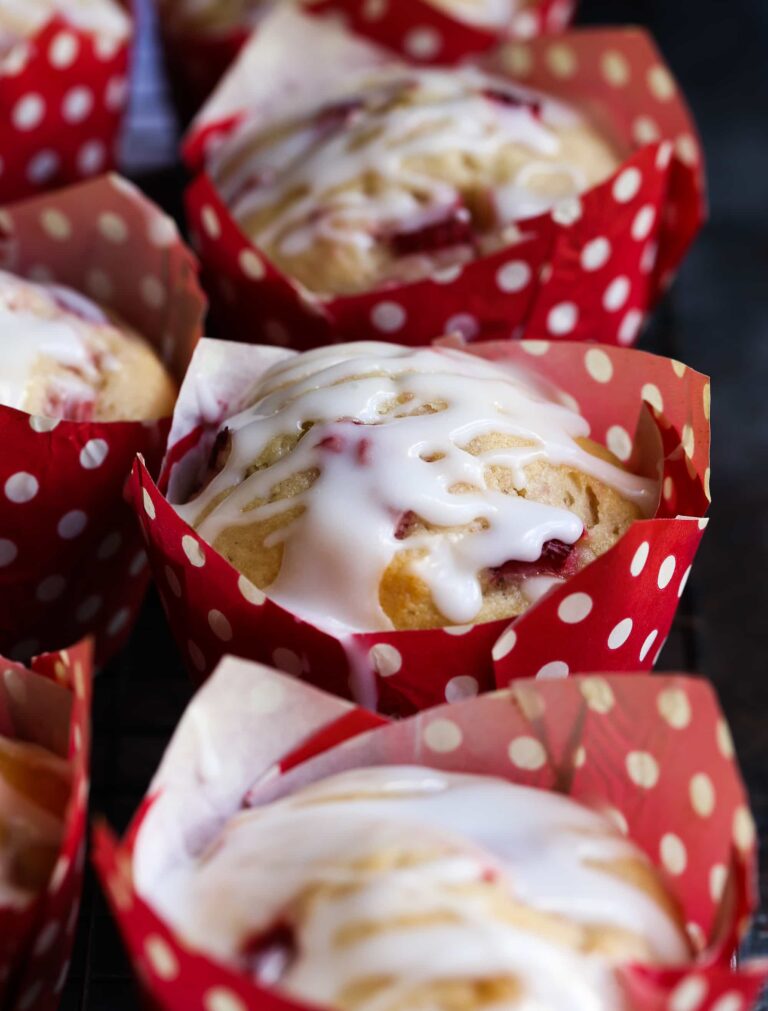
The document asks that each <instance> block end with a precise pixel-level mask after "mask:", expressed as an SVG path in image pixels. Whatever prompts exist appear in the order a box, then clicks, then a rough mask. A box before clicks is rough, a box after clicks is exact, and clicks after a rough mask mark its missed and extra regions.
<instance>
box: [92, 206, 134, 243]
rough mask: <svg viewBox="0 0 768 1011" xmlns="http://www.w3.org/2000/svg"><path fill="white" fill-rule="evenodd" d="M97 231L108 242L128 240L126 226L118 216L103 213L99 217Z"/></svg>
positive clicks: (107, 212) (109, 212)
mask: <svg viewBox="0 0 768 1011" xmlns="http://www.w3.org/2000/svg"><path fill="white" fill-rule="evenodd" d="M99 231H100V232H101V234H102V235H103V236H104V238H105V239H108V240H109V241H110V242H115V243H120V242H125V241H126V239H127V238H128V225H127V224H126V223H125V220H124V219H123V218H121V217H120V215H119V214H113V213H112V212H111V211H104V212H103V213H102V214H100V215H99Z"/></svg>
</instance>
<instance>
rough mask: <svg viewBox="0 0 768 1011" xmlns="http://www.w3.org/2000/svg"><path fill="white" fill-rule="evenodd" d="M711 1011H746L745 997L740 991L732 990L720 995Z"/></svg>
mask: <svg viewBox="0 0 768 1011" xmlns="http://www.w3.org/2000/svg"><path fill="white" fill-rule="evenodd" d="M709 1011H744V998H743V997H742V996H741V994H740V993H737V992H736V991H735V990H731V991H730V992H729V993H725V994H723V996H722V997H718V999H717V1000H716V1001H715V1003H714V1004H713V1005H712V1007H711V1008H710V1009H709Z"/></svg>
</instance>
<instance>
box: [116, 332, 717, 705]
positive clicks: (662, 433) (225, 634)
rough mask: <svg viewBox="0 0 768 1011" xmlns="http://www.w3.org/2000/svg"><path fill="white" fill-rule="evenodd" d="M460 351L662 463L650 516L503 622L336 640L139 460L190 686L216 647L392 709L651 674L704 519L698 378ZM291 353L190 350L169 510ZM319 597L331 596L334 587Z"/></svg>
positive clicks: (495, 351)
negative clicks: (519, 376) (516, 371)
mask: <svg viewBox="0 0 768 1011" xmlns="http://www.w3.org/2000/svg"><path fill="white" fill-rule="evenodd" d="M468 350H470V351H472V352H473V353H479V354H482V355H484V356H486V357H489V358H492V359H496V360H504V361H509V362H512V363H516V364H518V365H521V366H523V367H524V368H526V367H527V368H532V369H534V370H535V372H536V373H537V374H538V375H540V376H542V377H544V378H545V379H547V380H550V381H552V382H553V383H554V384H555V385H556V386H558V387H559V388H560V389H561V390H562V391H564V392H565V393H566V394H568V395H570V396H571V397H573V398H574V399H575V401H576V403H577V405H578V406H579V408H580V410H581V412H582V413H583V415H584V416H585V417H586V419H587V420H588V421H589V423H590V425H591V435H592V438H594V439H596V440H597V441H598V442H602V443H603V444H605V445H607V446H608V447H609V448H611V449H613V450H614V452H616V453H617V455H618V456H619V457H620V458H621V459H623V460H626V461H628V463H629V465H630V467H632V468H633V469H635V470H637V472H639V473H644V474H648V475H650V476H656V475H657V474H658V473H659V470H660V469H661V470H663V473H662V482H661V484H662V494H661V496H660V504H659V507H658V510H657V513H656V515H655V517H654V518H653V519H646V520H638V521H636V522H634V523H633V524H632V526H631V527H630V528H629V529H628V530H627V532H626V533H625V534H624V536H623V537H622V538H621V539H620V540H619V541H618V542H617V543H616V544H615V545H614V547H613V548H611V549H610V550H609V551H607V552H606V553H605V554H604V555H602V556H601V557H600V558H598V559H597V560H596V561H594V562H592V563H591V564H590V565H588V566H587V567H586V568H584V569H582V570H581V571H580V572H578V573H576V574H575V575H574V576H572V577H570V578H569V579H568V580H567V581H566V582H565V583H563V584H561V585H559V586H557V587H556V588H554V589H552V590H550V592H549V593H547V594H546V595H545V596H544V597H542V598H541V599H540V600H539V601H538V602H537V603H536V604H533V605H532V606H531V607H530V608H529V609H528V610H527V611H526V612H525V613H524V614H522V615H521V616H520V617H518V618H515V619H513V620H512V621H510V620H508V619H504V620H500V621H492V622H486V623H483V624H476V625H461V626H452V627H448V628H444V629H426V630H414V631H398V630H393V631H380V632H360V633H351V634H349V635H346V636H343V635H337V634H334V633H333V632H331V631H327V630H324V629H323V628H322V627H320V626H319V625H317V624H313V623H311V622H308V621H303V620H302V619H301V618H300V617H298V616H297V615H296V614H293V613H291V612H289V611H287V610H285V609H284V608H282V607H281V606H280V605H278V604H277V603H275V602H274V601H273V600H270V599H269V596H268V591H267V593H264V592H262V591H261V590H259V589H257V588H256V587H255V586H253V584H252V583H250V582H249V581H248V580H247V579H246V578H245V577H244V576H241V575H240V574H239V573H238V572H237V570H236V569H234V568H233V567H232V566H231V565H230V563H229V562H227V561H226V560H225V559H224V558H223V557H222V556H221V555H220V554H219V553H218V552H217V551H215V550H214V549H213V548H212V547H211V546H210V545H208V544H207V543H206V542H205V541H204V540H203V539H202V538H201V537H200V536H199V535H198V534H197V533H196V532H195V531H194V530H193V529H192V528H191V527H190V526H189V525H188V524H187V523H185V522H184V521H183V520H182V519H181V517H180V516H179V514H178V513H177V511H176V509H175V508H174V506H173V505H171V504H170V502H169V500H168V499H167V498H166V497H165V496H164V495H163V494H162V493H161V491H160V490H159V489H158V487H157V486H156V485H155V484H154V482H153V481H152V479H151V476H150V474H149V473H148V472H147V469H146V467H145V466H144V465H143V463H142V462H141V461H137V463H136V465H135V467H134V471H133V474H132V478H131V482H130V494H131V497H132V500H133V504H134V508H135V509H136V513H137V515H138V517H139V520H140V523H141V528H142V531H143V533H144V537H145V539H146V544H147V553H148V555H149V559H150V564H151V566H152V569H153V572H154V576H155V580H156V582H157V585H158V588H159V591H160V595H161V599H162V601H163V604H164V606H165V610H166V613H167V615H168V619H169V621H170V624H171V628H172V630H173V633H174V636H175V637H176V640H177V642H178V644H179V647H180V649H181V651H182V654H183V656H184V660H185V662H186V664H187V666H188V668H189V669H190V672H191V673H192V675H193V677H194V678H195V679H202V678H204V677H206V676H207V675H208V674H209V673H210V672H211V670H212V669H213V668H214V666H215V665H216V664H217V663H218V661H219V660H220V658H221V657H222V655H223V654H224V653H225V652H226V653H234V654H236V655H238V656H243V657H247V658H249V659H253V660H258V661H260V662H262V663H268V664H272V665H274V666H275V667H278V668H279V669H281V670H284V671H286V672H288V673H289V674H293V675H295V676H297V677H300V678H303V679H305V680H307V681H309V682H311V683H313V684H315V685H317V686H319V687H320V688H323V689H325V690H326V691H330V692H333V693H335V694H338V695H342V696H345V697H351V698H354V699H355V700H356V701H358V702H360V703H361V704H363V705H366V706H368V707H369V708H372V709H373V708H378V709H379V710H380V711H382V712H386V713H398V714H404V713H410V712H413V711H414V710H419V709H424V708H426V707H428V706H433V705H437V704H439V703H441V702H443V701H444V700H446V699H447V700H448V701H452V700H453V699H456V698H459V697H462V696H466V695H470V694H476V693H477V692H486V691H489V690H491V689H493V688H499V687H503V686H505V685H507V684H508V683H509V682H510V681H511V680H513V679H515V678H519V677H531V676H534V675H536V676H538V677H540V678H549V677H564V676H565V675H566V674H568V672H569V671H584V670H610V671H618V670H627V671H634V670H638V669H649V668H650V667H651V666H652V664H653V663H654V662H655V659H656V657H657V656H658V654H659V652H660V650H661V647H662V645H663V643H664V641H665V638H666V636H667V634H668V632H669V628H670V625H671V623H672V619H673V617H674V614H675V610H676V607H677V604H678V600H679V598H680V596H681V594H682V592H683V588H684V586H685V583H686V581H687V579H688V573H689V570H690V567H691V564H692V562H693V557H694V555H695V553H696V549H697V547H698V544H699V541H700V539H701V536H702V531H703V529H704V527H705V526H706V522H707V521H706V520H705V519H703V518H702V517H703V515H704V513H705V511H706V509H707V506H708V493H709V492H708V488H709V466H708V458H709V422H708V417H709V383H708V381H707V380H706V377H704V376H702V375H700V374H699V373H696V372H694V371H692V370H691V369H688V368H686V367H685V366H684V365H682V364H681V363H680V362H675V361H672V360H670V359H667V358H660V357H656V356H654V355H650V354H647V353H645V352H640V351H634V350H630V349H627V348H597V347H593V348H589V349H587V348H585V347H584V346H583V345H580V344H566V343H562V342H558V343H552V344H546V343H538V342H535V343H534V342H528V341H518V342H509V341H504V342H498V343H496V344H476V345H470V346H469V347H468ZM290 354H292V352H289V351H285V350H282V349H277V348H268V347H254V346H248V345H243V344H232V343H227V342H224V341H208V340H203V341H202V342H201V343H200V345H199V346H198V349H197V351H196V352H195V355H194V357H193V360H192V363H191V365H190V369H189V372H188V374H187V378H186V379H185V381H184V384H183V386H182V389H181V393H180V396H179V402H178V404H177V408H176V413H175V416H174V423H173V428H172V431H171V437H170V448H169V452H168V455H167V457H166V461H165V464H164V467H163V472H162V475H161V482H160V487H161V488H163V489H168V488H169V489H170V491H169V497H170V498H171V500H172V501H176V502H178V501H182V500H183V499H184V497H185V496H186V494H187V491H188V490H189V489H190V488H191V487H192V486H193V485H194V482H195V479H196V477H197V475H198V473H199V471H200V467H201V466H202V465H204V463H205V461H206V460H207V459H208V455H209V452H210V447H211V445H212V443H213V440H214V437H215V434H216V432H217V430H218V427H219V425H220V424H221V423H222V422H223V421H224V420H225V419H226V418H227V417H229V416H230V415H231V414H232V413H235V412H236V411H237V410H238V409H240V408H241V407H242V406H244V405H245V403H246V398H247V396H248V394H249V393H250V392H251V391H252V389H253V385H254V383H255V382H256V381H257V380H258V377H259V376H260V375H261V374H262V373H263V372H264V371H265V370H266V369H267V368H269V367H270V366H271V365H273V364H274V363H275V362H276V361H278V360H279V359H280V358H282V357H285V356H286V355H290ZM644 404H645V405H647V407H644V406H643V405H644ZM212 405H215V407H213V408H212ZM636 428H637V435H636V438H635V443H634V446H633V438H632V436H633V434H634V433H635V431H636ZM340 521H342V522H343V519H341V520H340ZM328 594H329V601H332V599H333V588H332V582H331V583H330V585H329V591H328ZM329 612H331V613H332V606H331V605H330V604H329Z"/></svg>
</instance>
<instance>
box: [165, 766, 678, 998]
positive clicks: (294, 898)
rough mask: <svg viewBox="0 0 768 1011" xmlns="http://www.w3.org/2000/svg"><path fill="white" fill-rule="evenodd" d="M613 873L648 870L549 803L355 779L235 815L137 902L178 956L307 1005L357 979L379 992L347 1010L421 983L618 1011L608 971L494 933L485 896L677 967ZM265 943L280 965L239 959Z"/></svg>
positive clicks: (417, 776) (564, 806)
mask: <svg viewBox="0 0 768 1011" xmlns="http://www.w3.org/2000/svg"><path fill="white" fill-rule="evenodd" d="M395 852H396V853H398V854H400V855H402V856H404V857H405V859H404V860H403V859H401V860H399V861H398V862H396V864H395V866H391V865H390V866H389V867H388V868H387V867H385V868H384V869H382V866H381V864H379V866H378V867H377V866H376V865H375V864H372V863H370V861H376V859H377V857H378V858H381V857H383V856H385V855H387V854H392V853H395ZM409 855H415V856H416V857H417V859H416V860H415V861H414V860H409V859H408V856H409ZM627 859H630V860H640V861H643V862H647V861H645V858H644V857H643V856H642V855H641V854H640V852H639V850H638V849H637V848H636V847H635V846H634V845H633V844H632V843H630V842H629V841H628V840H626V839H624V838H623V837H622V836H620V835H619V834H618V832H617V831H616V830H615V829H614V828H613V826H612V825H611V824H610V823H609V822H608V820H607V819H605V818H603V817H602V816H600V815H598V814H596V813H594V812H592V811H590V810H588V809H587V808H585V807H582V806H581V805H579V804H577V803H575V802H573V801H571V800H570V799H568V798H565V797H563V796H561V795H558V794H554V793H548V792H545V791H540V790H534V789H531V788H527V787H521V786H515V785H512V784H509V783H507V782H505V781H503V780H501V779H495V778H492V777H486V776H470V775H458V774H453V773H442V772H438V771H436V770H432V769H427V768H421V767H416V766H400V767H398V766H393V767H387V768H369V769H364V770H353V771H351V772H346V773H342V774H340V775H337V776H333V777H331V778H329V779H325V780H321V781H320V782H318V783H315V784H313V785H311V786H309V787H307V788H304V789H302V790H300V791H298V792H297V793H295V794H293V795H292V796H289V797H287V798H284V799H282V800H279V801H277V802H274V803H272V804H268V805H265V806H264V807H260V808H255V809H252V810H248V811H244V812H241V813H239V814H237V815H235V816H234V817H232V818H231V819H230V820H229V821H228V822H227V823H226V824H225V825H224V827H223V828H222V830H221V831H220V833H219V834H218V835H217V836H216V837H215V838H214V840H213V841H212V842H211V843H210V845H209V846H208V847H207V849H206V850H205V852H203V853H202V854H199V855H196V856H191V857H190V858H189V860H188V861H186V862H185V863H183V864H182V865H177V866H176V867H175V868H173V869H172V870H171V871H170V872H167V873H164V874H163V875H162V878H161V879H160V880H158V881H156V882H155V883H154V885H153V887H152V888H151V892H152V894H151V901H152V902H153V903H154V904H155V905H156V906H157V907H158V908H159V911H160V912H161V914H162V915H164V916H165V917H166V918H167V919H168V920H169V921H171V922H172V923H173V924H174V926H175V927H176V929H177V930H178V931H179V932H180V933H181V935H182V936H183V937H184V938H185V940H186V941H187V942H188V943H190V944H192V945H193V946H195V947H198V948H201V949H203V950H205V951H207V952H209V953H211V954H212V955H214V956H215V957H217V958H220V959H222V960H225V961H227V962H230V963H234V964H235V965H237V966H238V967H240V968H241V969H245V970H250V971H252V972H253V973H254V974H255V975H257V977H258V978H259V979H260V980H261V981H262V982H263V983H265V984H267V985H277V986H278V987H279V988H280V989H281V990H283V991H285V992H287V993H288V994H289V995H291V996H293V997H297V998H300V999H301V998H304V999H307V1000H310V1001H312V1003H318V1004H321V1005H328V1006H330V1007H333V1006H335V1005H336V1002H337V1001H338V1000H339V999H340V995H341V993H342V991H343V990H344V988H345V987H346V986H349V985H352V984H354V983H355V982H356V981H360V980H365V979H366V978H372V977H374V978H375V977H390V978H391V980H392V983H391V986H390V987H388V988H387V990H386V992H385V993H384V994H382V993H376V994H374V995H371V996H369V997H368V998H367V999H363V1000H362V1001H361V1003H360V1004H356V1005H355V1007H356V1011H379V1009H384V1008H390V1007H399V1006H400V1004H399V1003H398V1001H399V1000H400V1001H402V1000H405V999H407V995H408V993H409V991H410V990H411V989H412V988H413V987H414V986H417V985H421V984H428V983H430V982H432V981H446V980H451V979H462V978H463V979H471V980H475V979H480V980H482V979H490V978H492V977H499V976H505V975H510V976H513V977H515V978H517V979H518V980H519V981H521V982H522V984H523V992H522V994H521V995H520V999H519V1000H514V1001H513V1002H512V1003H511V1004H510V1003H508V1002H505V1003H504V1004H503V1005H502V1006H501V1007H499V1008H498V1011H502V1007H503V1008H504V1009H506V1008H509V1009H510V1011H512V1009H513V1008H514V1009H515V1011H619V1009H620V1008H621V1007H623V1000H622V997H621V994H620V991H619V989H618V986H617V984H616V982H615V979H614V976H613V971H612V965H613V964H616V956H615V955H614V956H613V960H612V958H611V957H610V956H608V955H606V954H595V953H590V954H582V953H579V951H578V950H577V949H576V947H575V946H573V945H571V944H569V943H568V942H567V941H564V940H563V938H562V935H558V934H557V933H556V932H554V931H551V930H549V931H548V930H544V931H534V930H531V929H526V927H525V926H524V925H521V924H520V923H519V921H518V922H515V921H514V920H510V919H505V918H503V917H502V916H500V915H498V914H497V913H495V909H494V907H493V905H492V904H491V903H489V902H488V901H487V889H483V888H482V885H483V883H487V882H488V881H489V879H490V880H492V881H493V882H494V883H495V885H496V886H497V887H498V888H499V889H500V890H501V892H502V893H503V894H505V895H507V896H509V897H510V898H511V899H512V900H513V901H515V902H516V903H519V904H520V905H522V906H524V907H527V908H528V909H532V910H535V911H539V912H541V913H545V914H550V915H553V916H555V917H558V918H560V919H561V922H566V923H567V922H570V923H575V924H578V925H587V924H589V925H599V926H601V927H608V928H611V929H618V930H621V931H628V932H630V933H632V934H634V935H635V936H638V937H640V938H642V939H643V940H644V942H645V944H646V945H647V949H646V950H649V951H650V952H651V953H652V956H653V958H654V959H655V960H656V961H657V962H659V963H661V964H675V963H683V962H685V961H687V960H688V958H689V957H690V955H689V951H688V948H687V945H686V942H685V940H684V938H683V934H682V931H681V930H680V927H679V925H678V924H677V923H675V921H674V920H673V919H672V917H671V916H670V914H669V913H668V912H667V910H665V909H664V908H662V906H661V905H659V904H658V903H657V901H656V900H655V899H654V898H653V897H652V896H651V895H649V894H648V893H647V892H646V891H644V890H642V889H640V888H638V887H637V886H635V885H633V884H632V883H631V882H630V881H629V880H626V879H624V878H622V877H620V876H618V875H617V874H616V873H613V872H610V871H608V870H606V869H605V865H611V864H613V863H614V862H615V861H623V860H627ZM323 886H328V890H326V891H322V890H320V889H322V888H323ZM335 886H350V887H348V888H342V889H339V890H337V891H333V890H332V889H334V888H335ZM467 886H468V888H469V890H467ZM472 886H481V888H480V892H478V891H477V890H476V888H475V889H473V887H472ZM310 889H311V890H312V891H311V892H310ZM315 889H318V890H317V891H315ZM308 893H309V894H310V895H311V897H307V896H308ZM484 896H485V897H484ZM302 898H303V899H304V901H303V902H302ZM496 908H498V907H496ZM402 917H405V918H408V919H409V920H410V923H409V924H408V925H407V926H402V925H399V926H398V925H393V924H392V923H390V924H389V926H388V927H387V928H385V929H379V930H362V931H360V932H359V933H356V934H349V933H348V934H347V940H346V942H345V943H339V939H340V937H341V936H342V935H341V932H343V931H345V930H347V931H349V929H350V928H351V929H352V931H353V932H354V929H355V926H356V925H357V926H358V927H360V926H362V927H365V926H366V925H370V924H373V925H375V924H377V923H379V924H380V925H381V923H382V921H386V920H395V919H397V918H402ZM417 918H420V920H418V921H417ZM276 926H287V927H289V928H290V929H291V930H292V932H293V937H294V939H295V951H293V952H291V953H289V952H287V951H286V950H285V946H284V945H283V946H282V948H281V946H280V945H278V946H277V947H276V948H275V949H274V950H272V951H271V952H269V951H267V952H266V953H260V955H259V957H258V958H254V955H253V947H252V946H253V941H254V938H257V937H258V936H259V935H260V934H265V933H268V932H269V931H270V930H274V928H275V927H276ZM249 955H250V957H249ZM494 1008H496V1005H494Z"/></svg>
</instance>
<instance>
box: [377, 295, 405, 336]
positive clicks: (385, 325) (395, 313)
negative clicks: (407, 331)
mask: <svg viewBox="0 0 768 1011" xmlns="http://www.w3.org/2000/svg"><path fill="white" fill-rule="evenodd" d="M405 320H406V315H405V309H403V307H402V306H401V305H398V303H397V302H379V303H378V304H377V305H375V306H374V307H373V309H372V310H371V322H372V323H373V325H374V326H375V327H376V329H377V330H381V331H382V333H395V332H396V331H398V330H401V329H402V328H403V326H404V325H405Z"/></svg>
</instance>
